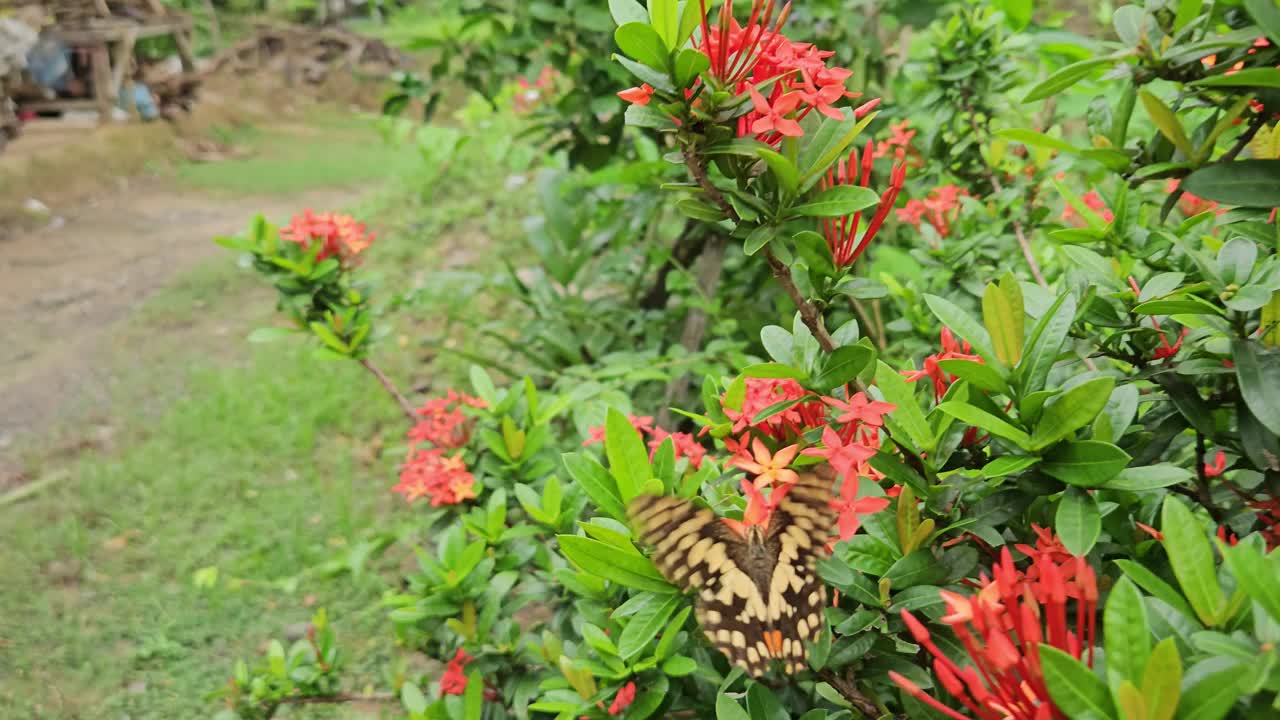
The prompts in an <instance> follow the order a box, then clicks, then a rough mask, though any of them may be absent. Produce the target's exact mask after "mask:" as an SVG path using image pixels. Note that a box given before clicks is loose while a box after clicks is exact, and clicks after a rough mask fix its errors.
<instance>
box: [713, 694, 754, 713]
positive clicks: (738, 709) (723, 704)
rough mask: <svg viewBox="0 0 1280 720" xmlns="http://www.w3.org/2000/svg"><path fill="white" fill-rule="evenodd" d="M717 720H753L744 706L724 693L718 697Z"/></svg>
mask: <svg viewBox="0 0 1280 720" xmlns="http://www.w3.org/2000/svg"><path fill="white" fill-rule="evenodd" d="M716 720H751V716H750V715H748V714H747V711H746V710H743V709H742V706H741V705H739V704H738V703H737V702H735V701H734V700H733V699H732V698H730V697H729V696H728V695H725V694H724V693H721V694H719V695H718V696H716Z"/></svg>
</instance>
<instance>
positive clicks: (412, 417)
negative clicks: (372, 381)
mask: <svg viewBox="0 0 1280 720" xmlns="http://www.w3.org/2000/svg"><path fill="white" fill-rule="evenodd" d="M360 364H361V365H363V366H364V368H365V369H366V370H368V371H369V372H371V373H373V376H374V377H376V378H378V382H380V383H382V387H383V388H384V389H385V390H386V391H387V392H388V393H390V395H391V397H393V398H395V401H396V402H397V403H398V404H399V405H400V411H401V412H403V413H404V415H405V417H407V418H409V422H413V423H416V422H418V413H417V412H415V411H414V409H413V405H412V404H411V403H410V402H409V400H408V399H407V398H405V396H404V395H403V394H402V393H401V392H400V390H399V388H397V387H396V385H395V383H393V382H391V378H389V377H387V376H386V374H385V373H383V372H382V371H381V370H379V369H378V366H376V365H374V364H373V363H372V362H370V361H369V358H360Z"/></svg>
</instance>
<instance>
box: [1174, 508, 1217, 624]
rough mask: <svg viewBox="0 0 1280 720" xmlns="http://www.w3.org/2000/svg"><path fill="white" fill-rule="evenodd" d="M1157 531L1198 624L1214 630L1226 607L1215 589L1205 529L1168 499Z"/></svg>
mask: <svg viewBox="0 0 1280 720" xmlns="http://www.w3.org/2000/svg"><path fill="white" fill-rule="evenodd" d="M1160 531H1161V532H1162V533H1164V549H1165V552H1166V553H1167V554H1168V555H1169V564H1170V565H1171V566H1172V567H1173V574H1174V577H1176V578H1178V584H1179V585H1180V586H1181V587H1182V593H1183V595H1185V596H1186V598H1187V600H1188V601H1189V602H1190V603H1191V607H1192V609H1193V610H1195V613H1196V616H1197V617H1198V618H1199V619H1200V622H1202V623H1204V624H1205V625H1206V626H1208V627H1213V626H1214V625H1215V624H1217V621H1218V614H1219V613H1220V612H1222V610H1223V609H1224V608H1225V607H1226V605H1227V598H1226V595H1224V594H1223V592H1222V588H1221V587H1220V586H1219V585H1218V576H1217V571H1216V570H1215V568H1214V562H1213V546H1211V545H1210V544H1209V538H1208V537H1206V535H1205V531H1204V528H1203V527H1201V525H1200V523H1199V522H1198V521H1197V520H1196V518H1195V516H1194V515H1192V514H1191V511H1190V510H1188V509H1187V507H1186V506H1185V505H1183V504H1182V501H1181V500H1178V499H1177V498H1175V497H1173V496H1169V497H1166V498H1165V500H1164V509H1163V511H1162V513H1161V516H1160Z"/></svg>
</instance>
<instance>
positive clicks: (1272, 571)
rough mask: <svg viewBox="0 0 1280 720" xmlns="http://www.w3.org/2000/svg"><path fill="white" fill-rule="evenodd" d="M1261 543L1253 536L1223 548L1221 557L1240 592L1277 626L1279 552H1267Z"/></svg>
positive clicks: (1279, 614)
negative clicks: (1265, 613) (1263, 611)
mask: <svg viewBox="0 0 1280 720" xmlns="http://www.w3.org/2000/svg"><path fill="white" fill-rule="evenodd" d="M1260 540H1261V538H1259V537H1258V536H1257V535H1253V536H1251V537H1250V538H1246V539H1245V540H1244V541H1242V542H1240V543H1239V544H1238V545H1236V546H1235V547H1225V548H1223V550H1222V556H1223V559H1224V560H1225V561H1226V563H1227V567H1228V568H1230V569H1231V575H1232V577H1234V578H1235V579H1236V584H1237V585H1238V586H1239V587H1240V589H1241V590H1244V592H1245V593H1246V594H1248V595H1249V597H1250V598H1251V599H1253V601H1254V602H1256V603H1258V607H1261V608H1262V609H1264V610H1266V611H1267V614H1268V615H1270V616H1271V619H1272V620H1274V621H1275V622H1277V623H1280V553H1277V552H1274V551H1273V552H1271V553H1266V552H1265V550H1264V549H1263V548H1262V547H1260V546H1259V545H1260V543H1259V541H1260Z"/></svg>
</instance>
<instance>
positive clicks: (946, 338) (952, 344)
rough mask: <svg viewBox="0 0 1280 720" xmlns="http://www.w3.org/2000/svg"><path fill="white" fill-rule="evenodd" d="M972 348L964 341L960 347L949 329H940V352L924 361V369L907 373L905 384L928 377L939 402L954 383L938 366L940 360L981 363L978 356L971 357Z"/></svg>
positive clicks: (954, 379) (953, 379)
mask: <svg viewBox="0 0 1280 720" xmlns="http://www.w3.org/2000/svg"><path fill="white" fill-rule="evenodd" d="M971 350H972V348H971V347H970V346H969V343H968V342H967V341H966V342H965V343H964V345H963V350H962V346H961V345H960V343H958V342H957V341H956V338H955V336H954V335H952V334H951V330H950V329H949V328H945V327H944V328H942V352H940V353H936V354H934V355H930V356H929V357H927V358H925V359H924V367H923V368H922V369H920V370H914V371H907V372H905V373H904V375H906V379H907V382H915V381H916V380H919V379H920V378H922V377H928V378H929V379H930V380H932V381H933V394H934V396H935V397H936V398H937V399H939V400H941V399H942V396H943V395H945V394H946V393H947V388H949V387H950V386H951V383H953V382H955V381H956V376H955V375H948V374H947V373H946V371H944V370H943V369H942V368H941V366H939V365H938V362H939V361H942V360H970V361H973V362H979V363H980V362H982V358H981V357H980V356H978V355H971V354H970V351H971Z"/></svg>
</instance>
